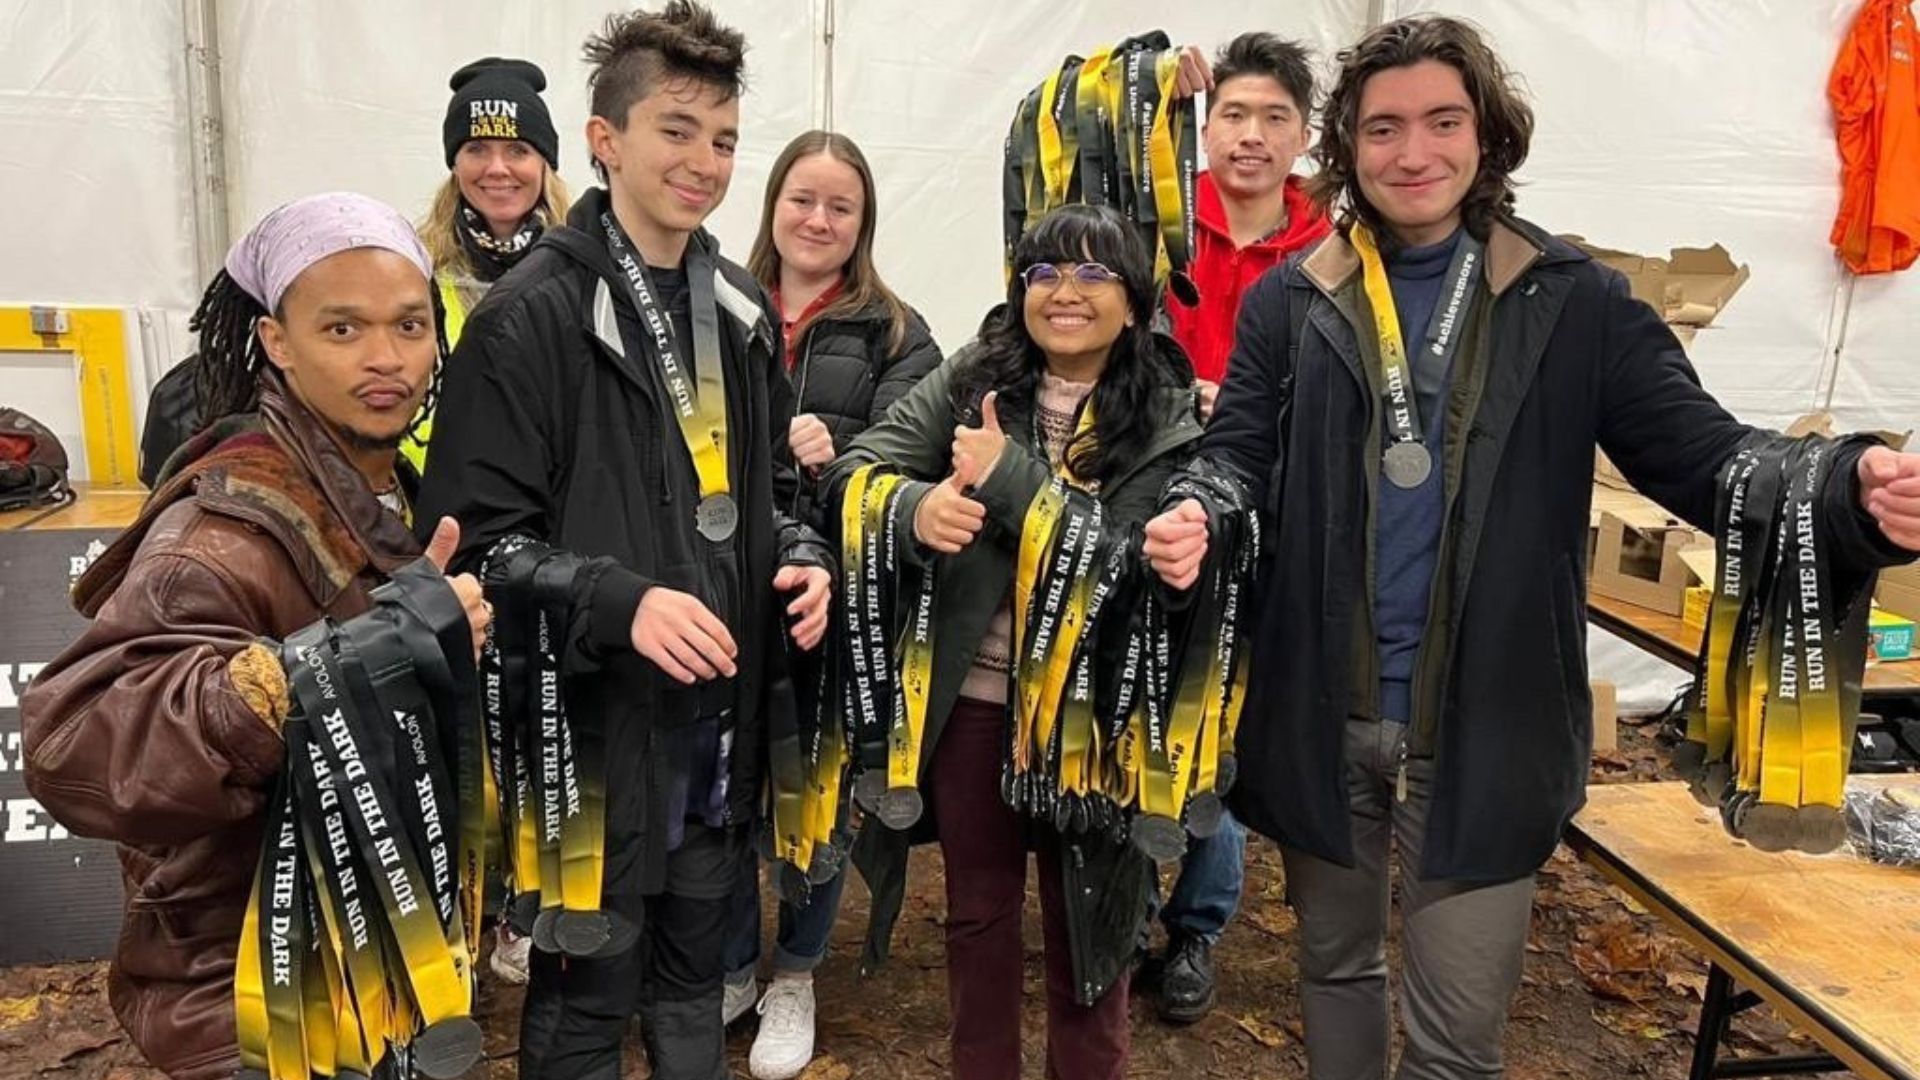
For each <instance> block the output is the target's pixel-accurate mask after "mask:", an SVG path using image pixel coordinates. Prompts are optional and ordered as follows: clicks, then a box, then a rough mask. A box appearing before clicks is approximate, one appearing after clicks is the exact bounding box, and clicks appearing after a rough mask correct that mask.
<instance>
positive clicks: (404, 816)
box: [234, 559, 486, 1080]
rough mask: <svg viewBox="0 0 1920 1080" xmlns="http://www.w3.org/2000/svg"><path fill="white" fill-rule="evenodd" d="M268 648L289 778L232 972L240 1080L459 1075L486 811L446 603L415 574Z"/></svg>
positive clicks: (440, 589)
mask: <svg viewBox="0 0 1920 1080" xmlns="http://www.w3.org/2000/svg"><path fill="white" fill-rule="evenodd" d="M373 599H374V601H375V603H374V607H373V608H372V610H371V611H369V612H367V613H366V614H363V615H360V616H357V617H355V618H353V619H351V620H348V621H346V622H340V623H336V622H334V621H333V620H331V619H326V620H322V621H321V622H319V623H316V624H314V625H313V626H311V627H308V628H307V629H305V630H302V631H300V632H299V633H296V634H294V635H293V636H292V637H290V638H289V639H288V640H287V642H286V643H285V645H284V646H283V647H282V650H281V662H282V664H283V666H284V668H285V670H286V673H287V681H288V685H289V688H290V691H291V693H290V697H291V700H292V711H291V713H290V714H289V716H288V717H287V720H286V723H285V725H284V728H283V732H284V734H285V737H286V748H287V758H286V769H285V771H284V773H283V774H282V777H281V779H280V782H279V784H278V786H277V788H276V790H275V792H274V794H273V797H272V801H271V802H270V803H269V805H268V810H267V818H266V826H265V840H264V843H263V844H262V850H261V855H260V867H259V871H258V875H257V877H256V879H255V882H254V889H253V895H252V897H251V899H250V901H249V903H248V906H247V912H246V919H245V923H244V926H243V929H242V932H241V937H240V942H239V953H238V957H237V959H236V962H235V967H234V1008H235V1015H236V1023H237V1029H238V1030H237V1034H238V1039H239V1046H240V1057H241V1072H240V1075H241V1076H243V1077H248V1078H254V1080H261V1078H267V1077H271V1078H272V1080H308V1078H309V1077H313V1076H323V1077H350V1076H361V1077H364V1076H371V1075H374V1074H375V1073H376V1071H378V1072H379V1073H380V1074H381V1075H393V1076H411V1075H413V1073H414V1072H415V1071H417V1072H419V1073H421V1074H424V1075H426V1076H429V1077H434V1078H436V1080H438V1078H445V1077H452V1076H458V1075H459V1074H461V1073H463V1072H465V1071H466V1070H467V1069H468V1068H469V1067H471V1066H472V1065H473V1063H474V1062H475V1061H476V1060H478V1058H479V1055H480V1028H479V1026H478V1025H477V1024H475V1023H474V1021H473V1019H472V1018H471V1016H470V1010H471V1006H472V1003H473V966H472V965H473V958H474V957H475V956H477V955H478V947H479V943H478V933H479V927H480V903H481V889H482V885H483V880H484V879H483V873H482V858H483V849H484V845H485V795H484V792H483V787H484V781H483V765H482V759H483V758H484V757H485V754H486V747H485V746H484V745H483V744H482V741H481V740H482V729H481V726H480V718H479V711H480V709H479V697H478V694H477V686H478V681H477V679H476V677H475V671H474V663H473V645H472V637H471V631H470V629H469V627H468V624H467V619H466V615H465V612H464V611H463V609H462V607H461V603H460V600H459V598H458V597H457V596H456V595H455V594H454V592H453V590H452V588H450V587H449V586H448V585H447V583H446V580H445V579H444V578H443V577H442V576H441V575H440V573H439V572H438V571H437V570H435V569H434V568H433V567H432V565H431V564H429V563H428V562H426V560H424V559H423V560H419V561H417V562H415V563H412V564H409V565H408V566H406V567H403V568H401V569H400V571H399V572H397V573H396V574H395V575H394V576H393V579H392V580H391V581H390V582H389V583H388V584H386V585H383V586H381V587H380V588H378V589H376V590H374V592H373Z"/></svg>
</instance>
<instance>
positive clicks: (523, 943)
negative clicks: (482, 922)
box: [487, 922, 533, 986]
mask: <svg viewBox="0 0 1920 1080" xmlns="http://www.w3.org/2000/svg"><path fill="white" fill-rule="evenodd" d="M532 948H533V939H532V938H530V937H521V936H520V935H519V934H516V933H514V932H513V931H512V930H509V929H507V926H506V924H505V923H504V922H503V923H501V924H500V929H499V933H498V934H497V935H496V936H495V937H494V939H493V958H492V959H491V960H489V961H488V962H487V966H488V967H490V968H492V969H493V973H494V974H495V975H497V976H499V978H500V981H501V982H503V983H506V984H508V985H510V986H525V985H527V959H528V956H529V953H530V950H531V949H532Z"/></svg>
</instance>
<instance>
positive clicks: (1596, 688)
mask: <svg viewBox="0 0 1920 1080" xmlns="http://www.w3.org/2000/svg"><path fill="white" fill-rule="evenodd" d="M1589 686H1590V688H1591V689H1592V691H1593V749H1594V752H1595V753H1599V752H1601V751H1610V750H1618V749H1619V748H1620V691H1619V689H1618V688H1617V687H1615V686H1614V685H1613V684H1612V683H1610V682H1608V681H1607V680H1605V679H1595V680H1593V682H1592V683H1590V684H1589Z"/></svg>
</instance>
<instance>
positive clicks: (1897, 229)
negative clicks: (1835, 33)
mask: <svg viewBox="0 0 1920 1080" xmlns="http://www.w3.org/2000/svg"><path fill="white" fill-rule="evenodd" d="M1908 3H1909V0H1866V3H1865V4H1864V5H1863V6H1862V7H1861V9H1860V14H1859V15H1858V16H1856V17H1855V18H1854V22H1853V29H1852V30H1850V31H1848V33H1847V39H1846V42H1845V43H1844V44H1843V45H1842V46H1841V48H1840V58H1839V59H1838V60H1836V61H1834V65H1833V74H1832V75H1831V76H1830V77H1829V78H1828V79H1827V101H1828V102H1829V103H1830V104H1831V105H1832V106H1833V126H1834V134H1835V136H1836V138H1837V139H1838V140H1839V143H1840V176H1841V190H1840V213H1839V216H1838V217H1837V218H1835V219H1834V222H1833V235H1832V236H1831V238H1830V239H1831V241H1832V243H1833V246H1834V247H1835V248H1836V249H1837V250H1838V251H1839V253H1840V258H1841V259H1843V260H1844V261H1845V262H1846V264H1847V266H1848V268H1849V269H1851V270H1852V271H1853V272H1854V273H1856V274H1883V273H1886V272H1888V271H1891V270H1904V269H1906V268H1907V267H1909V266H1911V265H1913V260H1914V256H1915V255H1916V254H1920V79H1917V78H1916V76H1915V69H1914V53H1915V44H1916V41H1915V34H1914V28H1913V12H1912V11H1911V10H1910V9H1909V7H1908Z"/></svg>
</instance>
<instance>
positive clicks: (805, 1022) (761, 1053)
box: [747, 975, 813, 1080]
mask: <svg viewBox="0 0 1920 1080" xmlns="http://www.w3.org/2000/svg"><path fill="white" fill-rule="evenodd" d="M812 1060H813V977H812V976H811V975H808V976H803V977H800V978H793V977H788V978H784V979H779V978H776V979H774V980H773V981H772V982H771V983H768V984H767V993H766V996H764V997H762V998H761V999H760V1034H758V1035H756V1036H754V1039H753V1051H752V1052H751V1053H749V1054H748V1055H747V1068H748V1070H749V1071H751V1072H752V1073H753V1077H754V1080H792V1078H793V1077H796V1076H799V1075H800V1074H801V1072H803V1071H805V1069H806V1067H807V1063H808V1062H810V1061H812Z"/></svg>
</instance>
